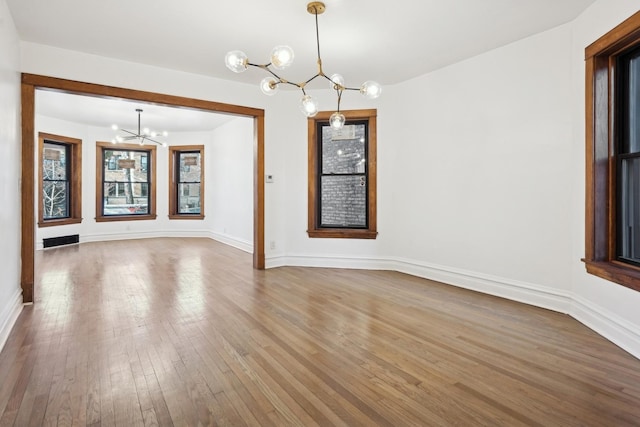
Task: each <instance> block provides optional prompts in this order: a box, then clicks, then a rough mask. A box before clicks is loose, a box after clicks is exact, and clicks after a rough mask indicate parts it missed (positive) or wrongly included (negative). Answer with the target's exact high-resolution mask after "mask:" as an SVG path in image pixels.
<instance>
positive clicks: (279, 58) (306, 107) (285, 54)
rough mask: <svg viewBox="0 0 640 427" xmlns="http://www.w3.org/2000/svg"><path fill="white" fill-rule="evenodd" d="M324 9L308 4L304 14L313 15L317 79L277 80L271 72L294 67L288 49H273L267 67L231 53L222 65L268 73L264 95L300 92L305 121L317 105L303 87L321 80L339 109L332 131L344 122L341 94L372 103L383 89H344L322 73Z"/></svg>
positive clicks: (374, 86)
mask: <svg viewBox="0 0 640 427" xmlns="http://www.w3.org/2000/svg"><path fill="white" fill-rule="evenodd" d="M325 9H326V7H325V5H324V3H322V2H319V1H314V2H311V3H309V4H307V12H309V13H310V14H312V15H315V18H316V45H317V47H318V72H317V73H316V75H314V76H313V77H311V78H310V79H308V80H306V81H304V82H302V83H294V82H291V81H289V80H287V79H284V78H282V77H280V76H279V75H278V74H277V73H276V72H275V71H274V70H273V69H272V68H275V69H276V70H284V69H285V68H287V67H288V66H290V65H291V64H292V63H293V57H294V54H293V50H292V49H291V48H290V47H289V46H276V47H275V48H273V51H272V52H271V62H269V63H268V64H264V65H260V64H253V63H251V62H249V58H248V57H247V55H246V54H245V53H244V52H242V51H240V50H234V51H231V52H229V53H227V55H226V56H225V63H226V65H227V68H229V69H230V70H231V71H233V72H235V73H241V72H243V71H245V70H246V69H247V68H248V67H249V66H251V67H257V68H262V69H263V70H265V71H267V72H268V73H269V74H271V75H270V76H267V77H265V78H264V79H262V81H261V82H260V89H261V90H262V92H263V93H264V94H266V95H273V94H275V93H276V92H277V91H278V88H279V86H280V85H281V84H288V85H292V86H296V87H297V88H299V89H300V90H302V99H301V100H300V109H301V110H302V113H303V114H304V115H305V116H307V117H313V116H315V115H316V114H317V113H318V102H317V101H316V100H315V99H314V98H313V97H311V95H308V94H307V92H306V91H305V87H306V86H307V84H308V83H310V82H311V81H313V80H314V79H315V78H317V77H324V78H325V79H327V80H329V83H330V87H331V89H333V90H335V91H336V94H337V97H338V108H337V110H336V112H335V113H333V114H332V115H331V117H330V118H329V123H330V125H331V127H333V128H335V129H340V128H341V127H342V126H343V125H344V122H345V117H344V114H342V113H341V112H340V100H341V98H342V93H343V92H344V91H345V90H357V91H359V92H360V93H361V94H362V95H363V96H364V97H365V98H367V99H375V98H377V97H379V96H380V93H381V92H382V87H381V86H380V85H379V84H378V83H376V82H374V81H371V80H369V81H366V82H364V83H363V84H362V86H360V87H359V88H354V87H346V86H345V85H344V84H345V83H344V78H343V77H342V76H341V75H340V74H332V75H331V77H328V76H327V75H326V74H325V73H324V71H323V69H322V59H320V33H319V31H318V15H321V14H322V13H323V12H324V11H325Z"/></svg>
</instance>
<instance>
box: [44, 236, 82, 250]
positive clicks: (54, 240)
mask: <svg viewBox="0 0 640 427" xmlns="http://www.w3.org/2000/svg"><path fill="white" fill-rule="evenodd" d="M79 241H80V235H78V234H72V235H70V236H60V237H51V238H49V239H42V247H43V248H52V247H54V246H62V245H71V244H72V243H78V242H79Z"/></svg>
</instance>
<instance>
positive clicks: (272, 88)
mask: <svg viewBox="0 0 640 427" xmlns="http://www.w3.org/2000/svg"><path fill="white" fill-rule="evenodd" d="M260 90H261V91H262V93H264V94H265V95H269V96H271V95H273V94H275V93H276V92H277V91H278V82H276V81H275V79H274V78H273V77H265V78H264V79H262V81H261V82H260Z"/></svg>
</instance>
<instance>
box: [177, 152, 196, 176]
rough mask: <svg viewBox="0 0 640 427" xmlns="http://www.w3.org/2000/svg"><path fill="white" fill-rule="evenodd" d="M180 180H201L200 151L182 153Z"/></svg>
mask: <svg viewBox="0 0 640 427" xmlns="http://www.w3.org/2000/svg"><path fill="white" fill-rule="evenodd" d="M178 181H179V182H200V153H199V152H192V153H190V152H183V153H180V176H179V177H178Z"/></svg>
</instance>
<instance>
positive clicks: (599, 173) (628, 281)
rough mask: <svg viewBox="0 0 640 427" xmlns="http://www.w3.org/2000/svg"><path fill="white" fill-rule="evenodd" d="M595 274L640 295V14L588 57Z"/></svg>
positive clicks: (589, 233)
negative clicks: (639, 117) (636, 291)
mask: <svg viewBox="0 0 640 427" xmlns="http://www.w3.org/2000/svg"><path fill="white" fill-rule="evenodd" d="M585 58H586V147H587V152H586V224H585V225H586V234H585V236H586V239H585V243H586V244H585V258H584V262H585V265H586V269H587V272H589V273H591V274H594V275H596V276H599V277H602V278H604V279H607V280H610V281H613V282H615V283H619V284H621V285H624V286H627V287H629V288H632V289H635V290H640V185H639V183H640V120H638V118H637V117H638V114H640V12H639V13H636V14H635V15H633V16H632V17H631V18H629V19H627V20H626V21H624V22H623V23H622V24H620V25H619V26H618V27H616V28H614V29H613V30H611V31H610V32H609V33H607V34H605V35H604V36H603V37H601V38H600V39H598V40H597V41H596V42H594V43H593V44H591V45H590V46H589V47H587V48H586V50H585Z"/></svg>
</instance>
